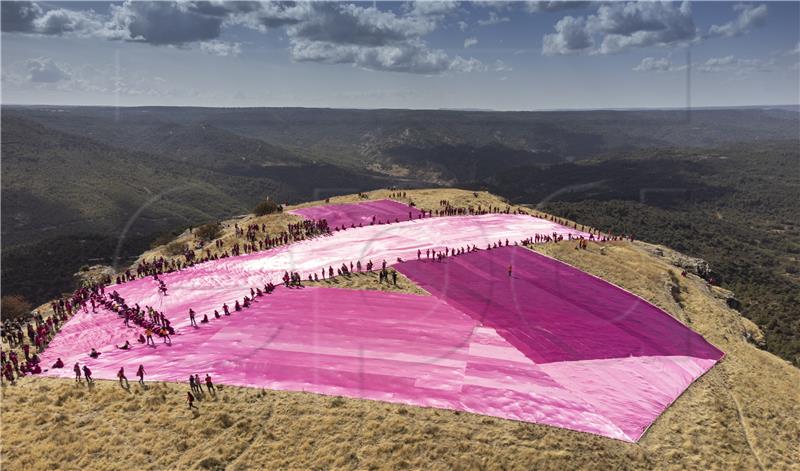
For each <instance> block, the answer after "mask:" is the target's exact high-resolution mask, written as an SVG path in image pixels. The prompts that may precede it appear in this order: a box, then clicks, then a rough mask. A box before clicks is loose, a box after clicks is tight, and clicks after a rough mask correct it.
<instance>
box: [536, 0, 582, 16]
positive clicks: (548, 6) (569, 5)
mask: <svg viewBox="0 0 800 471" xmlns="http://www.w3.org/2000/svg"><path fill="white" fill-rule="evenodd" d="M589 4H591V2H578V1H549V2H548V1H532V2H524V5H525V9H526V10H527V11H528V12H529V13H539V12H554V11H563V10H572V9H578V8H585V7H587V6H589Z"/></svg>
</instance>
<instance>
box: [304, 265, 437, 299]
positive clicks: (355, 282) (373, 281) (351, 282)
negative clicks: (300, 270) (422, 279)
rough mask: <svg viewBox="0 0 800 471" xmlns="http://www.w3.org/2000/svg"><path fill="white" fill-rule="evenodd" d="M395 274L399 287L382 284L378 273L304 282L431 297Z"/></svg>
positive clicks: (330, 286) (353, 274)
mask: <svg viewBox="0 0 800 471" xmlns="http://www.w3.org/2000/svg"><path fill="white" fill-rule="evenodd" d="M392 272H395V270H392V269H389V276H390V278H389V280H391V273H392ZM395 273H397V285H395V284H393V283H391V282H383V283H381V282H380V276H379V274H378V271H374V272H371V273H370V272H361V273H351V274H350V275H349V276H336V277H334V278H332V279H331V278H328V279H325V280H319V281H304V282H303V285H305V286H321V287H324V288H348V289H364V290H371V291H388V292H395V293H410V294H420V295H430V293H428V292H427V291H425V290H424V289H422V288H420V287H419V286H417V284H416V283H414V282H413V281H411V280H409V279H408V278H406V277H405V275H403V274H402V273H400V272H395Z"/></svg>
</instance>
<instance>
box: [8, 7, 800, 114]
mask: <svg viewBox="0 0 800 471" xmlns="http://www.w3.org/2000/svg"><path fill="white" fill-rule="evenodd" d="M2 9H3V10H2V13H3V15H2V31H3V32H2V69H3V72H2V102H3V103H5V104H11V103H15V104H56V105H62V104H63V105H122V106H134V105H193V106H304V107H337V108H419V109H429V108H484V109H498V110H537V109H568V108H579V109H582V108H631V107H682V106H685V105H686V103H687V78H688V77H689V76H691V103H692V105H693V106H737V105H761V104H798V103H800V96H799V94H800V91H799V88H800V86H799V85H798V84H799V83H800V70H798V62H799V61H800V32H799V31H800V3H797V2H767V3H764V2H755V3H739V2H735V3H734V2H691V3H689V2H683V3H679V2H605V3H599V2H475V3H473V2H417V3H407V2H403V3H400V2H369V3H344V2H342V3H323V2H312V3H301V2H298V3H294V2H288V3H287V2H282V3H274V2H273V3H259V2H228V3H222V2H177V3H174V2H115V3H108V2H81V3H76V2H6V1H4V2H2ZM689 55H690V56H691V63H687V59H688V57H689Z"/></svg>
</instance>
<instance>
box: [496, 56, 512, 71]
mask: <svg viewBox="0 0 800 471" xmlns="http://www.w3.org/2000/svg"><path fill="white" fill-rule="evenodd" d="M492 70H494V71H495V72H511V71H512V70H514V69H513V68H511V66H510V65H508V64H506V63H505V62H503V61H502V60H500V59H497V60H496V61H494V66H493V67H492Z"/></svg>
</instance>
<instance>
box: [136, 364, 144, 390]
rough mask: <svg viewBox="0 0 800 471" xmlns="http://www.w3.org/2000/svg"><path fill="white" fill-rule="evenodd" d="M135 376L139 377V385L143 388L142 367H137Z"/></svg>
mask: <svg viewBox="0 0 800 471" xmlns="http://www.w3.org/2000/svg"><path fill="white" fill-rule="evenodd" d="M136 376H138V377H139V384H141V385H142V386H144V365H139V369H138V370H136Z"/></svg>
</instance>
